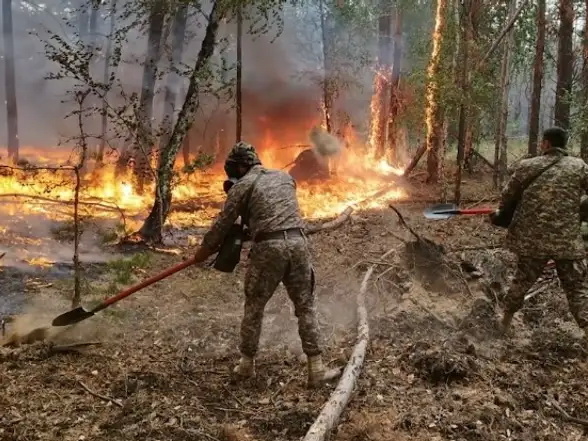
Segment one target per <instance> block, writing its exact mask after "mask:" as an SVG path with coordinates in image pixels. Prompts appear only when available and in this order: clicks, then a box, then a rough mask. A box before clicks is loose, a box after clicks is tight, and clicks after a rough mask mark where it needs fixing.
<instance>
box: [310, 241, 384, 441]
mask: <svg viewBox="0 0 588 441" xmlns="http://www.w3.org/2000/svg"><path fill="white" fill-rule="evenodd" d="M394 250H395V249H391V250H389V251H387V252H386V253H384V254H383V255H382V257H380V260H384V259H385V258H386V257H387V256H388V255H390V254H391V253H392V252H393V251H394ZM375 267H376V266H375V265H372V266H370V267H369V269H368V270H367V271H366V273H365V276H364V277H363V281H362V282H361V288H360V290H359V293H358V295H357V316H358V324H357V342H356V343H355V347H354V348H353V352H352V354H351V357H350V358H349V361H348V362H347V366H345V370H344V371H343V375H341V379H340V380H339V384H337V387H336V388H335V391H334V392H333V393H332V394H331V396H330V397H329V400H328V401H327V402H326V404H325V405H324V406H323V409H322V410H321V413H320V414H319V416H318V417H317V419H316V420H315V421H314V423H313V424H312V426H311V427H310V429H309V430H308V432H307V433H306V435H305V437H304V439H303V441H323V440H324V439H326V437H327V435H328V434H329V433H330V431H331V430H333V429H334V428H335V426H336V425H337V422H338V421H339V418H340V416H341V413H342V412H343V409H344V408H345V406H346V405H347V403H348V402H349V398H350V397H351V393H352V392H353V389H354V387H355V383H356V382H357V379H358V377H359V373H360V372H361V366H362V365H363V361H364V359H365V352H366V349H367V345H368V342H369V323H368V317H367V310H366V307H365V292H366V290H367V286H368V281H369V279H370V277H371V276H372V273H373V272H374V268H375Z"/></svg>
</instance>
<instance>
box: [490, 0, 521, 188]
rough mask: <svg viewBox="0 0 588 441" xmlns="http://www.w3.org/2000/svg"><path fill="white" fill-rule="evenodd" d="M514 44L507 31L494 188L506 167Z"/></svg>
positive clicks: (512, 7) (511, 13) (512, 9)
mask: <svg viewBox="0 0 588 441" xmlns="http://www.w3.org/2000/svg"><path fill="white" fill-rule="evenodd" d="M515 8H516V0H509V7H508V16H509V18H510V19H512V17H513V16H514V14H515ZM513 44H514V32H512V30H511V31H509V34H508V37H507V40H506V41H505V42H504V52H503V55H502V65H501V70H500V90H501V98H500V108H499V111H498V124H497V126H496V138H495V143H494V186H495V187H500V186H502V182H503V181H504V176H505V174H506V166H507V138H506V126H507V123H508V90H509V87H510V60H511V53H512V46H513Z"/></svg>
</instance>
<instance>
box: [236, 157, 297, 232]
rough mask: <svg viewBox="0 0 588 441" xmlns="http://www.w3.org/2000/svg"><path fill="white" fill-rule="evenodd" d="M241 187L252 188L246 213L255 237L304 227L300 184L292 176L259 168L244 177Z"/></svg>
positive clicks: (254, 168)
mask: <svg viewBox="0 0 588 441" xmlns="http://www.w3.org/2000/svg"><path fill="white" fill-rule="evenodd" d="M240 184H241V183H240ZM241 185H245V186H252V187H251V190H252V191H251V198H250V200H249V204H248V207H247V213H246V216H247V224H248V227H249V229H250V231H251V236H252V237H255V236H256V235H257V234H258V233H273V232H275V231H282V230H289V229H293V228H300V229H303V228H304V222H303V221H302V218H301V216H300V208H299V205H298V199H297V197H296V184H295V182H294V179H293V178H292V177H291V176H290V175H289V174H288V173H285V172H283V171H280V170H271V169H265V168H263V167H262V166H255V167H253V168H252V169H251V171H250V172H249V173H248V174H247V175H245V176H244V177H243V182H242V184H241Z"/></svg>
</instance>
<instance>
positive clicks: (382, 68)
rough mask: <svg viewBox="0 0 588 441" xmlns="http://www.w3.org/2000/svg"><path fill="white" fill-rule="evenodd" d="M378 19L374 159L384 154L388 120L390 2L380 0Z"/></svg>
mask: <svg viewBox="0 0 588 441" xmlns="http://www.w3.org/2000/svg"><path fill="white" fill-rule="evenodd" d="M379 9H380V17H379V19H378V66H377V68H376V75H375V78H374V89H375V90H374V95H375V96H374V98H375V100H376V102H375V103H374V104H375V106H374V107H375V108H374V109H373V113H372V138H373V144H372V147H373V148H374V150H375V156H376V158H378V159H379V158H382V157H383V156H384V154H385V152H386V122H387V120H388V101H389V100H388V91H389V81H388V79H389V76H390V43H391V38H390V24H391V23H390V19H391V5H390V0H380V7H379Z"/></svg>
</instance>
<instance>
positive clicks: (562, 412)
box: [547, 400, 588, 428]
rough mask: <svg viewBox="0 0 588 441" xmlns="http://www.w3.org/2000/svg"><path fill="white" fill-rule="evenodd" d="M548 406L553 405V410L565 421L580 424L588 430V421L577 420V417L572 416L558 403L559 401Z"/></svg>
mask: <svg viewBox="0 0 588 441" xmlns="http://www.w3.org/2000/svg"><path fill="white" fill-rule="evenodd" d="M547 404H551V405H552V406H553V408H554V409H555V410H557V411H558V412H559V414H560V415H561V416H562V417H563V419H564V420H565V421H568V422H570V423H576V424H579V425H581V426H584V427H587V428H588V420H584V419H582V418H576V417H573V416H571V415H570V414H569V413H567V412H566V411H565V410H564V409H563V408H562V407H561V406H560V405H559V404H558V403H557V401H555V400H551V401H548V403H547Z"/></svg>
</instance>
